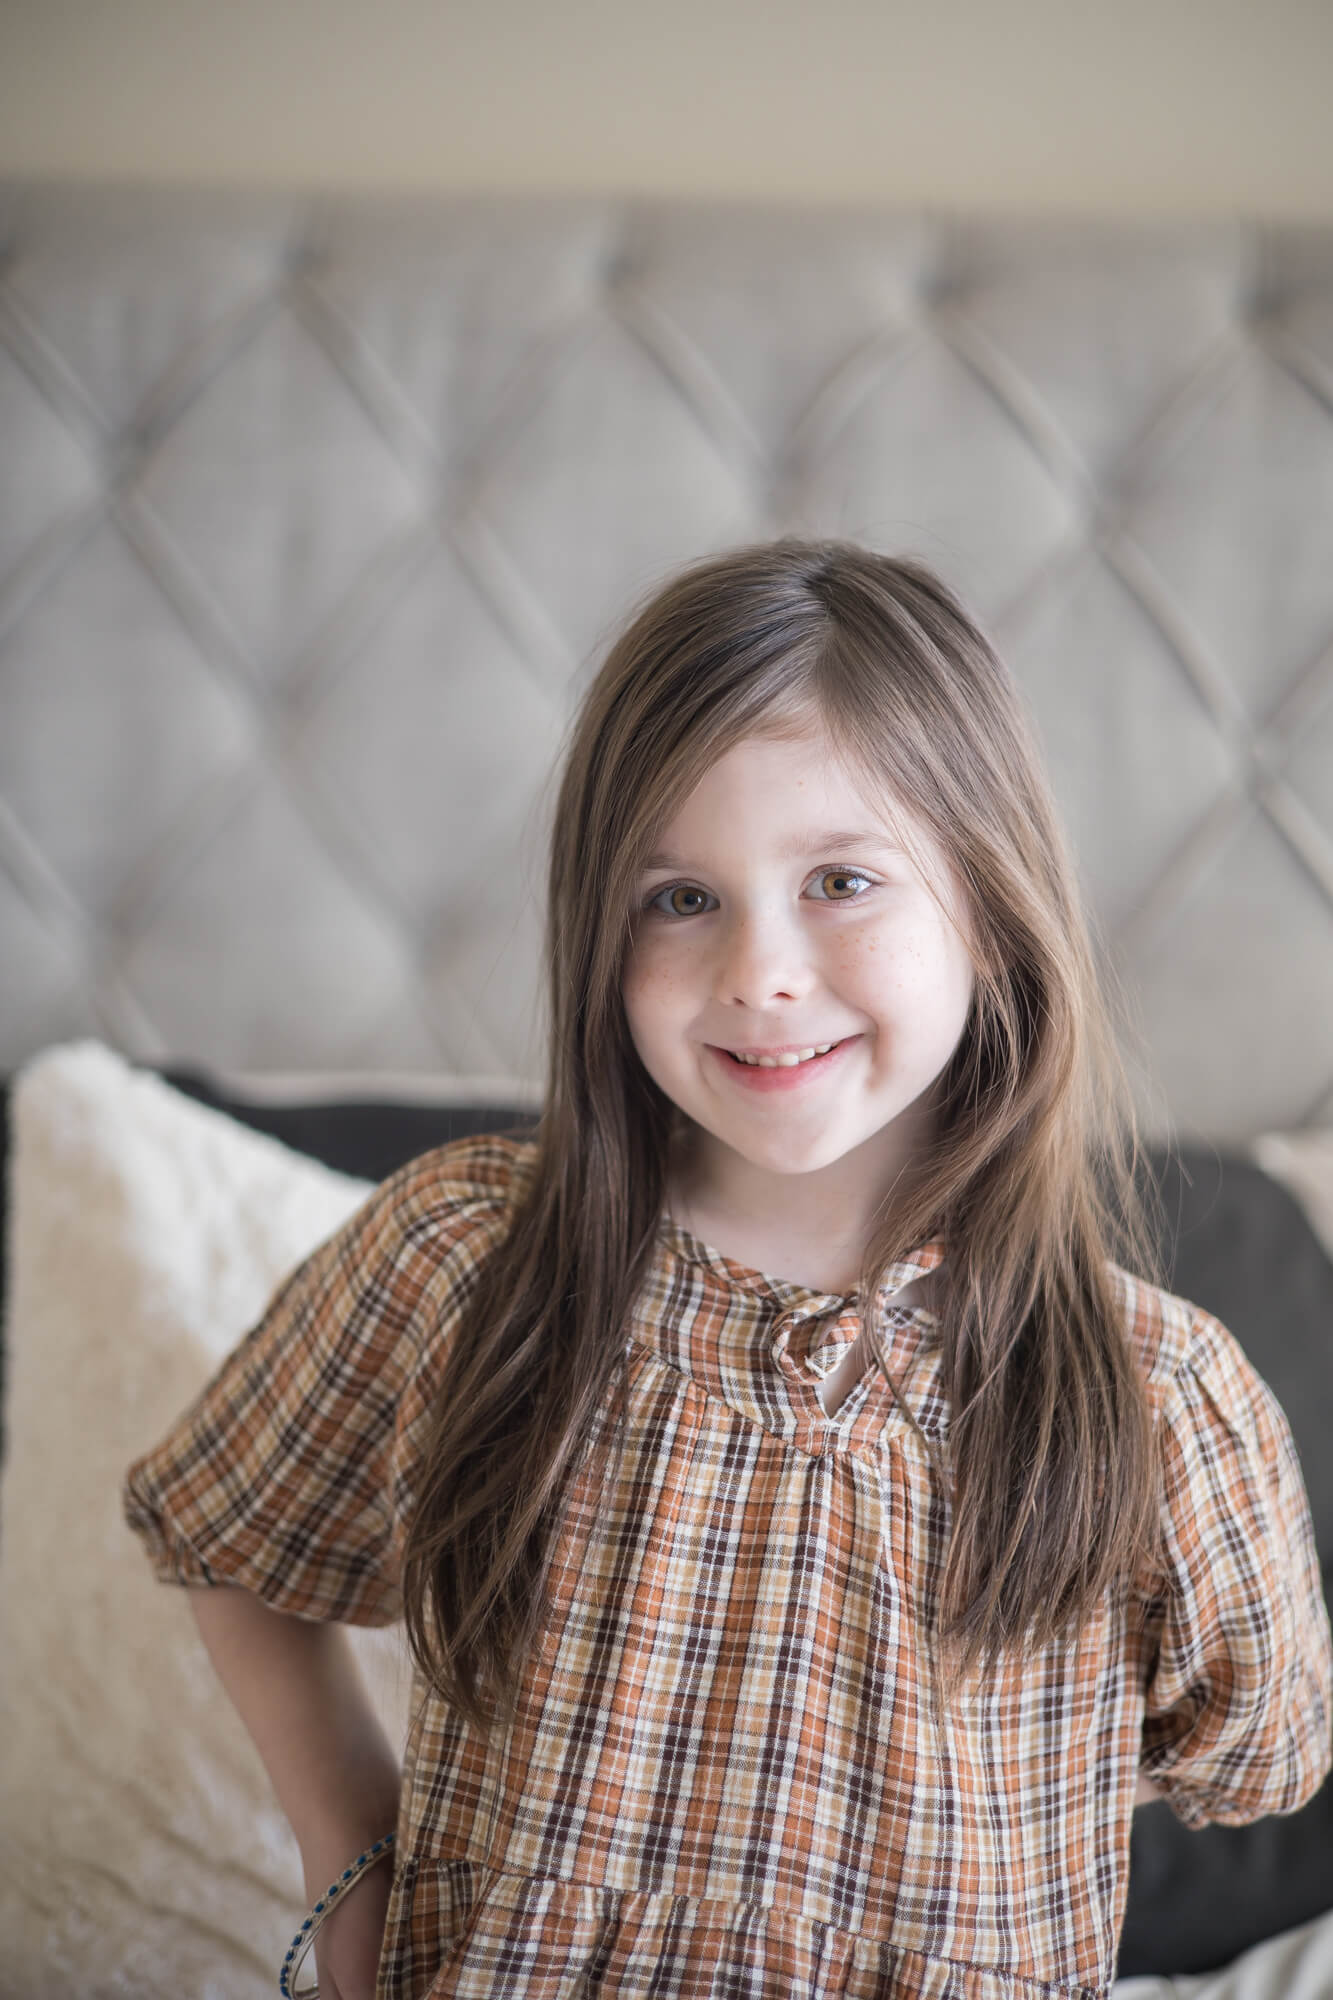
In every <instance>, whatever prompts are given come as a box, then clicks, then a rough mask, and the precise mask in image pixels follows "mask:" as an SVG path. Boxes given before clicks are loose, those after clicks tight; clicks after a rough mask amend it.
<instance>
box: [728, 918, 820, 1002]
mask: <svg viewBox="0 0 1333 2000" xmlns="http://www.w3.org/2000/svg"><path fill="white" fill-rule="evenodd" d="M810 981H811V968H810V965H809V960H808V953H807V950H806V943H805V940H804V939H803V938H802V937H801V935H800V931H799V927H798V926H796V925H794V924H786V923H783V922H782V921H781V920H780V919H774V918H773V917H771V916H762V915H752V916H748V917H744V916H738V917H735V918H733V920H732V922H731V923H729V924H728V925H726V927H725V929H724V931H723V933H722V937H721V939H720V943H719V953H718V965H717V973H716V991H717V996H718V998H719V999H720V1000H722V1001H723V1002H724V1003H728V1004H730V1005H733V1006H745V1007H755V1008H760V1007H766V1006H768V1005H769V1004H770V1003H771V1002H772V1001H774V1000H795V999H798V998H799V997H800V996H801V994H803V993H805V992H807V991H808V990H809V987H810Z"/></svg>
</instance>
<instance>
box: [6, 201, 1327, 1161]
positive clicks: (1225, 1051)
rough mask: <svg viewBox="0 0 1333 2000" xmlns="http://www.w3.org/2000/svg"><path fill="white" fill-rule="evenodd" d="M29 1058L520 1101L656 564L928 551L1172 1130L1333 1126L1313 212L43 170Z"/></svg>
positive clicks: (14, 334) (26, 535)
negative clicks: (364, 1083) (438, 1089)
mask: <svg viewBox="0 0 1333 2000" xmlns="http://www.w3.org/2000/svg"><path fill="white" fill-rule="evenodd" d="M0 242H2V250H0V257H2V261H0V1062H2V1063H3V1064H4V1066H5V1067H13V1066H15V1065H16V1064H18V1063H20V1062H21V1061H23V1060H24V1059H25V1058H26V1057H27V1056H29V1055H30V1054H32V1053H33V1052H34V1051H35V1050H36V1049H37V1048H39V1047H41V1046H42V1045H44V1044H45V1043H47V1042H50V1041H52V1040H55V1039H58V1038H61V1037H63V1036H65V1035H67V1034H72V1033H82V1032H91V1033H95V1034H98V1035H100V1036H102V1037H103V1038H105V1039H106V1040H108V1041H110V1042H112V1043H113V1044H115V1045H117V1046H119V1047H120V1048H122V1049H123V1050H124V1051H125V1052H126V1053H127V1054H129V1055H131V1056H134V1057H138V1058H140V1059H145V1060H154V1061H156V1060H166V1059H192V1060H197V1061H202V1062H206V1063H209V1064H213V1065H217V1066H219V1067H222V1068H226V1069H230V1070H233V1071H235V1070H241V1071H262V1070H270V1071H271V1070H284V1071H295V1070H310V1071H325V1072H327V1071H357V1072H388V1071H394V1072H402V1071H425V1070H430V1071H440V1070H444V1071H450V1072H453V1073H455V1074H457V1075H459V1076H481V1075H489V1076H511V1077H527V1078H530V1079H535V1078H538V1077H539V1076H540V1073H541V1036H542V1022H541V1005H540V981H539V971H538V952H539V939H540V901H541V892H542V878H543V862H542V854H543V835H544V829H545V826H546V824H547V815H548V813H549V810H550V805H551V795H552V784H551V776H552V769H553V765H554V761H555V759H556V756H557V754H558V751H559V747H560V741H561V736H562V732H563V730H564V729H565V727H566V725H567V722H568V720H569V717H570V714H571V712H572V707H573V703H574V700H575V699H576V697H577V695H578V693H579V691H580V690H581V688H582V686H583V685H584V684H585V682H586V678H587V676H588V674H589V673H590V672H591V671H592V670H593V669H594V667H595V665H596V663H597V661H598V659H599V658H600V654H601V650H602V648H603V647H604V646H605V644H606V641H607V639H608V638H609V636H610V634H611V632H612V631H613V630H614V628H615V626H616V624H617V622H618V620H619V618H620V617H621V615H622V614H623V612H624V611H625V610H626V609H627V607H628V606H629V604H630V602H631V601H632V600H633V599H634V598H636V597H637V596H638V595H639V594H640V593H641V592H643V591H644V590H646V589H647V588H649V587H650V586H651V585H652V584H654V583H655V582H656V581H658V580H659V579H660V578H662V577H663V576H664V575H665V574H666V573H667V572H669V571H670V570H671V569H672V568H673V567H674V566H675V565H676V564H677V563H678V562H681V561H684V560H687V559H689V558H691V557H693V556H696V555H698V554H701V553H703V552H705V551H707V550H710V549H715V548H720V547H723V546H726V545H728V544H732V543H735V542H738V541H742V540H748V539H750V538H752V537H759V536H766V535H770V534H776V533H780V532H783V531H786V530H794V531H797V532H814V533H837V534H848V535H854V536H856V537H858V538H861V539H864V540H866V541H868V542H871V543H873V544H875V545H876V546H879V547H882V548H887V549H893V550H897V551H904V552H913V553H916V554H919V555H921V556H923V557H924V558H925V559H926V560H927V561H929V562H931V563H933V564H934V565H936V566H937V567H938V568H939V569H940V571H941V572H942V573H943V574H944V575H945V576H946V578H947V579H948V580H949V581H950V582H951V583H953V584H954V586H955V587H956V588H958V589H959V590H960V591H961V592H962V594H963V595H964V597H965V598H966V599H967V601H968V602H969V603H970V604H972V605H973V606H974V608H975V609H976V610H977V611H978V612H979V614H980V615H981V617H982V619H983V621H984V622H985V623H986V625H987V627H988V629H989V630H990V632H991V633H992V636H993V637H994V638H995V640H996V642H997V643H998V644H999V646H1000V648H1001V650H1002V651H1003V652H1004V654H1005V656H1006V657H1007V658H1008V659H1009V660H1010V661H1011V663H1012V665H1013V667H1014V669H1015V671H1016V673H1017V675H1018V677H1019V679H1020V681H1021V682H1022V684H1023V686H1024V688H1025V690H1026V693H1027V696H1028V698H1029V701H1030V704H1031V707H1032V710H1033V713H1034V715H1035V717H1036V720H1037V724H1038V728H1039V731H1040V734H1041V737H1042V740H1043V742H1044V745H1045V747H1046V750H1047V754H1048V757H1049V760H1050V764H1051V769H1052V774H1053V778H1054V782H1055V786H1056V791H1057V794H1058V796H1059V799H1060V802H1061V805H1062V807H1063V809H1064V811H1065V814H1066V817H1067V820H1068V824H1069V827H1070V832H1071V837H1072V840H1073V844H1074V848H1075V852H1076V854H1077V857H1078V863H1079V868H1080V872H1081V876H1082V879H1083V883H1084V887H1085V890H1086V893H1087V897H1088V901H1089V904H1090V907H1091V909H1092V911H1093V913H1094V916H1095V919H1096V922H1097V925H1098V928H1099V932H1100V947H1101V949H1103V950H1104V952H1105V953H1106V955H1107V958H1108V961H1109V962H1110V963H1111V964H1112V965H1113V966H1114V967H1115V969H1116V970H1117V971H1118V973H1119V975H1120V977H1121V979H1122V981H1123V982H1124V984H1125V987H1126V989H1127V991H1128V993H1129V995H1130V998H1131V1001H1132V1003H1133V1005H1134V1009H1135V1012H1136V1015H1137V1018H1138V1021H1139V1024H1140V1034H1141V1037H1142V1044H1143V1047H1144V1050H1145V1052H1146V1057H1147V1063H1148V1068H1147V1070H1146V1071H1145V1073H1144V1074H1143V1075H1142V1077H1141V1079H1140V1085H1141V1092H1142V1105H1143V1109H1144V1112H1145V1117H1146V1119H1147V1122H1148V1125H1149V1128H1150V1129H1151V1130H1153V1131H1158V1130H1161V1129H1163V1128H1164V1125H1165V1122H1166V1121H1167V1120H1168V1119H1169V1120H1170V1121H1171V1123H1172V1124H1173V1125H1174V1128H1175V1129H1176V1130H1177V1131H1178V1132H1179V1133H1182V1134H1187V1135H1191V1136H1202V1137H1206V1138H1208V1139H1212V1140H1216V1141H1219V1142H1221V1141H1239V1140H1243V1139H1245V1138H1247V1137H1249V1136H1250V1135H1252V1134H1253V1133H1255V1132H1258V1131H1261V1130H1264V1129H1267V1128H1271V1127H1276V1126H1293V1125H1297V1124H1301V1123H1304V1122H1319V1121H1324V1120H1328V1119H1330V1118H1333V1004H1331V1003H1333V229H1320V228H1313V227H1308V226H1298V225H1282V226H1272V227H1265V226H1263V225H1260V224H1257V223H1243V222H1239V221H1237V222H1234V223H1216V222H1207V223H1204V222H1199V223H1169V224H1162V223H1153V224H1148V223H1139V222H1125V223H1110V222H1105V221H1096V222H1093V221H1089V222H1087V223H1082V224H1075V223H1072V222H1070V221H1068V220H1066V219H1024V218H1011V219H1002V220H1001V219H974V218H968V217H965V216H937V215H929V214H921V213H905V212H901V213H900V212H891V211H887V210H886V211H884V212H882V213H880V212H875V211H873V210H866V209H858V210H852V209H846V210H818V209H814V210H803V209H795V208H777V207H770V208H764V207H758V206H753V205H749V204H727V203H713V204H691V203H685V202H668V201H643V200H636V201H632V202H613V201H609V200H608V201H598V200H594V199H578V200H571V199H558V200H557V199H552V200H534V199H522V198H517V197H504V198H498V197H490V198H485V197H466V198H443V197H433V198H419V199H407V198H403V197H375V198H364V197H363V198H338V199H328V200H324V201H317V202H313V203H312V202H309V201H305V200H298V199H295V198H288V197H276V196H275V197H265V196H262V195H244V196H241V195H235V194H225V195H224V194H208V193H204V192H188V193H179V192H177V193H165V192H161V191H155V190H151V189H115V190H113V189H78V188H62V187H55V186H45V185H27V186H12V187H9V188H8V189H5V190H4V191H3V224H2V230H0Z"/></svg>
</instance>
